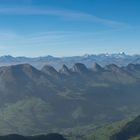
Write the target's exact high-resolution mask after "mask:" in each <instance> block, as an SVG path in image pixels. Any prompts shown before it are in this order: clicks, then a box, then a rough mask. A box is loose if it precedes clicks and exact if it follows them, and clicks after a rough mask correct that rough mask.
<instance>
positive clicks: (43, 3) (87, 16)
mask: <svg viewBox="0 0 140 140" xmlns="http://www.w3.org/2000/svg"><path fill="white" fill-rule="evenodd" d="M139 15H140V1H139V0H0V55H8V54H10V55H13V56H31V57H34V56H45V55H53V56H73V55H83V54H98V53H107V52H108V53H118V52H126V53H128V54H140V39H139V37H140V16H139Z"/></svg>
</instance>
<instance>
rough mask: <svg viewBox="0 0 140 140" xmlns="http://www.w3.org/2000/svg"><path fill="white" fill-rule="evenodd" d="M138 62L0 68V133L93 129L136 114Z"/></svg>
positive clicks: (139, 85) (139, 108) (139, 87)
mask: <svg viewBox="0 0 140 140" xmlns="http://www.w3.org/2000/svg"><path fill="white" fill-rule="evenodd" d="M139 90H140V64H128V65H127V66H117V65H115V64H109V65H106V66H104V67H102V66H100V65H99V64H97V63H94V65H93V66H91V68H87V66H85V65H84V64H82V63H75V64H74V65H73V66H72V67H71V68H68V67H67V66H66V65H62V67H61V68H60V70H56V69H55V68H54V67H52V66H50V65H45V66H43V67H42V68H41V69H40V70H39V69H37V68H35V67H33V66H32V65H30V64H18V65H11V66H2V67H0V134H1V135H6V134H11V133H12V134H13V133H18V134H22V135H31V134H32V135H33V134H42V133H45V134H46V133H49V132H59V130H61V129H67V128H75V127H83V126H87V125H90V124H93V126H94V128H96V127H99V126H102V125H104V124H106V123H111V122H114V121H118V120H121V119H124V118H126V117H131V116H136V115H138V114H139V113H140V103H139V98H140V94H139Z"/></svg>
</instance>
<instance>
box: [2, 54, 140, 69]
mask: <svg viewBox="0 0 140 140" xmlns="http://www.w3.org/2000/svg"><path fill="white" fill-rule="evenodd" d="M95 62H96V63H98V64H100V65H102V66H105V65H108V64H112V63H113V64H116V65H118V66H126V65H128V64H129V63H134V64H136V63H138V64H139V63H140V55H127V54H125V53H123V52H122V53H117V54H108V53H106V54H98V55H94V54H93V55H88V54H86V55H83V56H73V57H53V56H44V57H35V58H29V57H12V56H10V55H6V56H1V57H0V66H4V65H14V64H22V63H28V64H31V65H33V66H34V67H36V68H39V69H40V68H41V67H42V66H43V65H46V64H48V65H51V66H53V67H55V68H56V69H60V67H61V66H62V65H63V64H66V65H67V66H68V67H72V65H74V63H83V64H85V65H86V66H87V67H91V66H92V65H93V64H94V63H95Z"/></svg>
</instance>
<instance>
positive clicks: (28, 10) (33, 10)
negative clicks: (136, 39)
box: [0, 7, 125, 26]
mask: <svg viewBox="0 0 140 140" xmlns="http://www.w3.org/2000/svg"><path fill="white" fill-rule="evenodd" d="M0 14H1V15H2V14H4V15H46V16H56V17H61V18H66V19H69V20H82V21H91V22H97V23H101V24H106V25H110V26H124V25H125V24H124V23H121V22H117V21H113V20H109V19H105V18H100V17H97V16H95V15H92V14H88V13H84V12H78V11H71V10H66V9H51V8H40V7H0Z"/></svg>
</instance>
